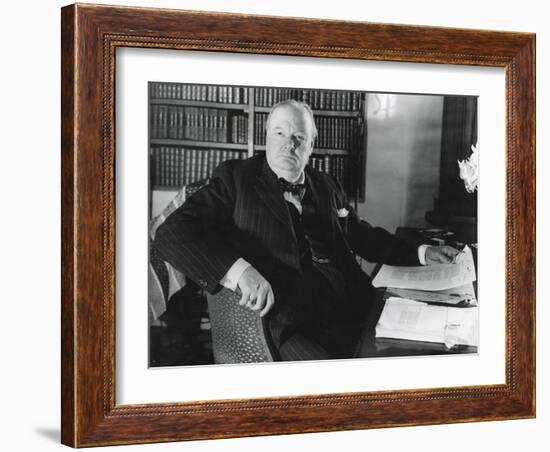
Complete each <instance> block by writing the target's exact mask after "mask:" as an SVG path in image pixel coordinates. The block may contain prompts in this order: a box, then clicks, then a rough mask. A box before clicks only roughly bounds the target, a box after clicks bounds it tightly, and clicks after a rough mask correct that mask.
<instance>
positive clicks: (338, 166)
mask: <svg viewBox="0 0 550 452" xmlns="http://www.w3.org/2000/svg"><path fill="white" fill-rule="evenodd" d="M286 99H295V100H299V101H303V102H306V103H307V104H308V105H309V106H310V107H311V108H312V110H313V113H314V117H315V123H316V125H317V129H318V137H317V140H316V142H315V147H314V151H313V154H312V156H311V158H310V165H312V166H313V167H314V168H316V169H318V170H320V171H324V172H326V173H328V174H330V175H331V176H332V177H334V178H335V179H337V180H338V181H339V182H340V183H341V184H342V186H343V187H344V189H345V191H346V193H347V195H348V197H349V199H350V201H352V202H355V203H357V201H358V200H359V198H360V196H359V195H360V194H362V193H364V184H365V148H366V127H365V118H366V113H365V112H366V106H365V103H366V97H365V93H362V92H358V91H343V90H338V91H337V90H319V89H301V88H278V87H277V88H275V87H250V86H248V87H247V86H225V85H203V84H184V83H166V82H150V83H149V149H150V163H151V164H150V178H151V189H152V190H177V189H180V188H181V187H182V186H186V185H192V184H194V183H200V182H201V181H203V180H205V179H207V178H208V177H210V175H211V174H212V171H213V170H214V168H216V166H217V165H219V164H220V163H221V162H222V161H224V160H229V159H245V158H248V157H251V156H253V155H256V154H259V153H262V152H265V123H266V119H267V115H268V113H269V111H270V109H271V107H272V106H273V105H275V104H276V103H277V102H280V101H282V100H286Z"/></svg>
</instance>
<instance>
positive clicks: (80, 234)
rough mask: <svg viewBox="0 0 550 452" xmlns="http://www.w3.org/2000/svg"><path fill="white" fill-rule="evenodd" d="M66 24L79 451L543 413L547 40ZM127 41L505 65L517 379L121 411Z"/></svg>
mask: <svg viewBox="0 0 550 452" xmlns="http://www.w3.org/2000/svg"><path fill="white" fill-rule="evenodd" d="M61 25H62V29H61V35H62V63H61V64H62V67H61V72H62V144H61V146H62V149H61V153H62V349H61V352H62V354H61V356H62V360H61V362H62V365H61V370H62V372H61V376H62V381H61V383H62V430H61V437H62V442H63V443H64V444H66V445H70V446H73V447H85V446H100V445H112V444H131V443H149V442H162V441H180V440H195V439H212V438H227V437H239V436H255V435H273V434H285V433H301V432H320V431H336V430H349V429H365V428H377V427H390V426H403V425H425V424H441V423H451V422H468V421H483V420H499V419H512V418H513V419H518V418H530V417H534V416H535V35H533V34H528V33H509V32H494V31H481V30H462V29H447V28H436V27H418V26H406V25H386V24H372V23H360V22H342V21H329V20H316V19H299V18H281V17H266V16H249V15H238V14H225V13H224V14H222V13H206V12H191V11H176V10H161V9H144V8H126V7H109V6H94V5H78V4H76V5H71V6H67V7H64V8H63V9H62V24H61ZM118 47H144V48H145V47H146V48H163V49H179V50H187V51H194V50H201V51H222V52H233V53H252V54H272V55H291V56H293V55H294V56H313V57H329V58H353V59H363V60H382V61H394V62H419V63H438V64H461V65H473V66H492V67H501V68H505V70H506V357H505V362H506V365H505V368H506V382H505V384H501V385H485V386H471V387H452V388H436V389H431V388H423V389H415V390H400V391H379V392H359V393H343V394H325V395H315V396H297V397H276V398H262V399H243V400H220V401H205V402H180V401H174V402H173V403H159V404H146V405H117V404H116V403H115V367H116V362H115V315H116V312H115V287H116V286H115V250H114V245H115V174H114V159H115V123H114V120H115V97H114V87H115V65H116V58H115V51H116V49H117V48H118ZM258 420H263V421H258Z"/></svg>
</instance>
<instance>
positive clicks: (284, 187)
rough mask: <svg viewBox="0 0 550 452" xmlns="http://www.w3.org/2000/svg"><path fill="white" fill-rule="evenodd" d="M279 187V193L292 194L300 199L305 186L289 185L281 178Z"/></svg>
mask: <svg viewBox="0 0 550 452" xmlns="http://www.w3.org/2000/svg"><path fill="white" fill-rule="evenodd" d="M279 187H280V188H281V191H282V192H283V193H285V192H288V193H292V194H293V195H295V196H298V197H299V198H300V199H302V198H303V196H304V193H305V192H306V184H291V183H290V182H288V181H287V180H285V179H283V178H282V177H279Z"/></svg>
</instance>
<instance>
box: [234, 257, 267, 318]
mask: <svg viewBox="0 0 550 452" xmlns="http://www.w3.org/2000/svg"><path fill="white" fill-rule="evenodd" d="M238 286H239V289H240V290H241V292H242V296H241V299H240V300H239V304H240V305H241V306H246V307H247V308H250V309H252V310H253V311H258V310H260V309H261V311H260V316H261V317H263V316H264V315H266V314H267V313H268V312H269V311H270V310H271V308H272V307H273V304H274V303H275V296H274V295H273V289H272V288H271V284H269V282H267V280H266V279H265V278H264V277H263V276H262V275H261V274H260V272H258V270H256V269H255V268H254V267H252V265H251V266H249V267H248V268H247V269H246V270H245V271H244V272H243V273H242V275H241V278H240V279H239V282H238Z"/></svg>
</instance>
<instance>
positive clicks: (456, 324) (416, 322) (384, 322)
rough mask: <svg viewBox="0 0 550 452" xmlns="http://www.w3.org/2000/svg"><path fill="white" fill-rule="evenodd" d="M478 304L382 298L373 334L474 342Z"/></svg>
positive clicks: (475, 339)
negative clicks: (433, 304) (430, 303)
mask: <svg viewBox="0 0 550 452" xmlns="http://www.w3.org/2000/svg"><path fill="white" fill-rule="evenodd" d="M477 323H478V307H477V306H472V307H467V308H466V307H464V308H457V307H454V306H432V305H429V304H427V303H422V302H418V301H414V300H406V299H403V298H394V297H390V298H388V299H387V300H386V304H385V306H384V310H383V311H382V315H381V316H380V320H379V321H378V324H377V325H376V337H387V338H393V339H406V340H412V341H425V342H439V343H443V344H445V345H446V346H447V347H449V348H451V347H452V346H453V345H456V344H460V345H475V346H477V345H478V328H477Z"/></svg>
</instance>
